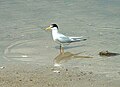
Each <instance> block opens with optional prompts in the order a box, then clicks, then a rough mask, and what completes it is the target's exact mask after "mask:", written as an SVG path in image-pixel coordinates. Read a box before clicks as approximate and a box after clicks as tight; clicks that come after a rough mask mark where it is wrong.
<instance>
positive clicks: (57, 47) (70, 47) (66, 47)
mask: <svg viewBox="0 0 120 87" xmlns="http://www.w3.org/2000/svg"><path fill="white" fill-rule="evenodd" d="M83 46H85V45H76V46H69V45H66V46H65V47H64V49H72V48H78V47H83ZM55 48H56V49H60V46H55Z"/></svg>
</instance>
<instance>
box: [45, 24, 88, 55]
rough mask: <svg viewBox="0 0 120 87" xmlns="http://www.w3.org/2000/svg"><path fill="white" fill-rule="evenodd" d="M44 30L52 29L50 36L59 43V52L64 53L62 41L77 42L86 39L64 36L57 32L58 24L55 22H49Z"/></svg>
mask: <svg viewBox="0 0 120 87" xmlns="http://www.w3.org/2000/svg"><path fill="white" fill-rule="evenodd" d="M45 30H52V37H53V40H54V41H55V42H57V43H59V44H60V53H64V48H63V44H64V43H68V44H69V43H72V42H79V41H85V40H86V39H83V38H82V37H69V36H65V35H63V34H61V33H59V32H58V26H57V24H51V25H50V26H49V27H48V28H46V29H45Z"/></svg>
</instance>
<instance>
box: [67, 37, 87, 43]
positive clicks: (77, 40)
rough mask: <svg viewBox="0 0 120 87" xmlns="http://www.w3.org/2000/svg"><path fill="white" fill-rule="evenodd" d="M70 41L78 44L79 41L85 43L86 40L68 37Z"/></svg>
mask: <svg viewBox="0 0 120 87" xmlns="http://www.w3.org/2000/svg"><path fill="white" fill-rule="evenodd" d="M69 38H70V39H71V42H79V41H85V40H87V39H85V38H82V36H81V37H69Z"/></svg>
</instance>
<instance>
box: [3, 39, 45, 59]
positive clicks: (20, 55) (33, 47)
mask: <svg viewBox="0 0 120 87" xmlns="http://www.w3.org/2000/svg"><path fill="white" fill-rule="evenodd" d="M43 45H44V43H41V41H40V40H32V41H29V40H24V41H17V42H14V43H12V44H11V45H9V46H8V47H7V48H6V49H5V51H4V58H5V59H7V60H9V61H37V60H38V59H40V56H42V58H44V57H45V53H44V52H45V48H44V47H45V46H43ZM46 50H47V49H46Z"/></svg>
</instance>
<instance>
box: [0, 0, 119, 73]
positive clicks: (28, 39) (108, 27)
mask: <svg viewBox="0 0 120 87" xmlns="http://www.w3.org/2000/svg"><path fill="white" fill-rule="evenodd" d="M0 19H1V20H0V48H1V50H0V55H1V56H0V60H2V61H6V60H7V61H22V62H23V61H24V62H33V61H34V62H40V64H41V65H42V64H44V65H45V64H47V63H49V64H53V60H54V58H55V57H56V55H58V54H59V50H58V49H56V48H55V47H56V46H57V44H54V42H53V41H52V38H51V35H50V33H48V32H45V31H43V30H42V29H41V27H43V26H48V25H49V24H51V23H57V24H58V25H59V27H60V29H59V30H60V32H63V33H64V34H66V35H73V36H84V37H86V38H87V41H85V42H82V43H75V44H70V45H69V46H68V48H69V49H65V51H66V52H71V53H79V52H83V51H85V53H84V56H85V55H88V56H94V59H82V60H81V61H78V60H79V59H76V60H73V61H69V62H66V63H65V64H63V65H65V66H79V67H80V68H81V69H83V70H89V69H90V70H91V69H92V70H94V68H95V69H96V71H97V70H98V71H100V70H99V68H98V67H100V68H101V72H102V71H104V72H106V68H107V69H108V71H112V70H116V71H119V70H120V68H119V62H120V58H119V57H120V56H116V57H111V58H106V59H104V58H101V57H99V56H98V52H100V51H103V50H108V51H110V52H111V51H112V52H117V53H120V40H119V38H120V1H119V0H114V1H112V0H97V1H96V0H92V1H90V0H74V1H72V0H69V1H68V0H60V1H56V0H52V1H49V0H44V1H39V0H26V1H24V0H21V1H18V0H14V1H12V0H5V1H0ZM84 66H86V67H87V68H86V67H84ZM104 66H106V67H104ZM111 67H112V68H111Z"/></svg>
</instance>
